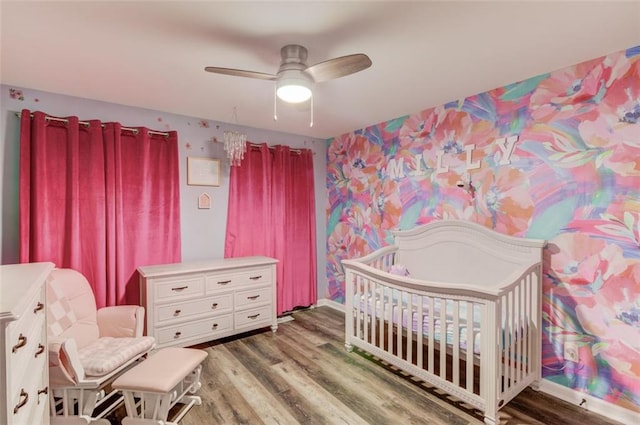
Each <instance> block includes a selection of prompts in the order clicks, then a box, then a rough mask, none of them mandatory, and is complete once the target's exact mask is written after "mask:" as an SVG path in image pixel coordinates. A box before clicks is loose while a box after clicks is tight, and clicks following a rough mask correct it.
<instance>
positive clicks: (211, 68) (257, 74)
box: [204, 66, 277, 80]
mask: <svg viewBox="0 0 640 425" xmlns="http://www.w3.org/2000/svg"><path fill="white" fill-rule="evenodd" d="M204 70H205V71H207V72H213V73H215V74H225V75H233V76H235V77H247V78H257V79H259V80H275V79H276V78H277V77H276V76H275V75H272V74H266V73H264V72H256V71H244V70H242V69H233V68H219V67H217V66H207V67H205V68H204Z"/></svg>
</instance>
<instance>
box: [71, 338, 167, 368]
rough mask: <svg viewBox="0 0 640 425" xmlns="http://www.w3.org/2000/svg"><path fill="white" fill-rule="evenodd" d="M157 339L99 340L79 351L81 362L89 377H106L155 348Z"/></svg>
mask: <svg viewBox="0 0 640 425" xmlns="http://www.w3.org/2000/svg"><path fill="white" fill-rule="evenodd" d="M154 343H155V339H154V338H153V337H150V336H143V337H140V338H112V337H103V338H99V339H98V340H96V341H95V342H93V343H91V344H90V345H88V346H86V347H84V348H81V349H80V350H79V353H78V354H79V356H80V362H81V363H82V366H83V368H84V371H85V374H86V375H87V376H104V375H106V374H108V373H110V372H112V371H113V370H115V369H117V368H118V367H120V366H122V365H123V364H125V363H127V362H128V361H129V360H131V359H133V358H134V357H136V356H137V355H139V354H141V353H144V352H146V351H148V350H149V349H150V348H151V347H153V345H154Z"/></svg>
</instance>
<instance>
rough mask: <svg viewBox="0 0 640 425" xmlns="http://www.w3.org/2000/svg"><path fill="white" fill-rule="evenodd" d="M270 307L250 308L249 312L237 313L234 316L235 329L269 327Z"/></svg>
mask: <svg viewBox="0 0 640 425" xmlns="http://www.w3.org/2000/svg"><path fill="white" fill-rule="evenodd" d="M271 311H272V306H271V305H265V306H262V307H258V308H252V309H250V310H245V311H239V312H236V313H235V314H234V320H235V328H236V329H243V328H252V329H255V328H259V327H262V326H269V325H271V321H272V320H271V319H272V315H271Z"/></svg>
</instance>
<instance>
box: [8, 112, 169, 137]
mask: <svg viewBox="0 0 640 425" xmlns="http://www.w3.org/2000/svg"><path fill="white" fill-rule="evenodd" d="M16 115H17V116H18V117H21V116H22V113H21V112H16ZM29 116H30V117H31V118H33V114H29ZM44 119H45V120H47V121H59V122H63V123H65V124H66V123H69V120H68V119H66V118H58V117H51V116H49V115H47V116H45V117H44ZM78 124H82V125H84V126H86V127H88V126H89V122H87V121H78ZM102 127H104V124H102ZM121 129H122V130H128V131H132V132H133V133H134V134H138V129H137V128H131V127H121ZM149 134H158V135H160V136H165V137H168V136H169V133H167V132H166V131H155V130H149Z"/></svg>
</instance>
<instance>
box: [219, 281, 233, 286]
mask: <svg viewBox="0 0 640 425" xmlns="http://www.w3.org/2000/svg"><path fill="white" fill-rule="evenodd" d="M229 283H231V280H219V281H218V285H227V284H229Z"/></svg>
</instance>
